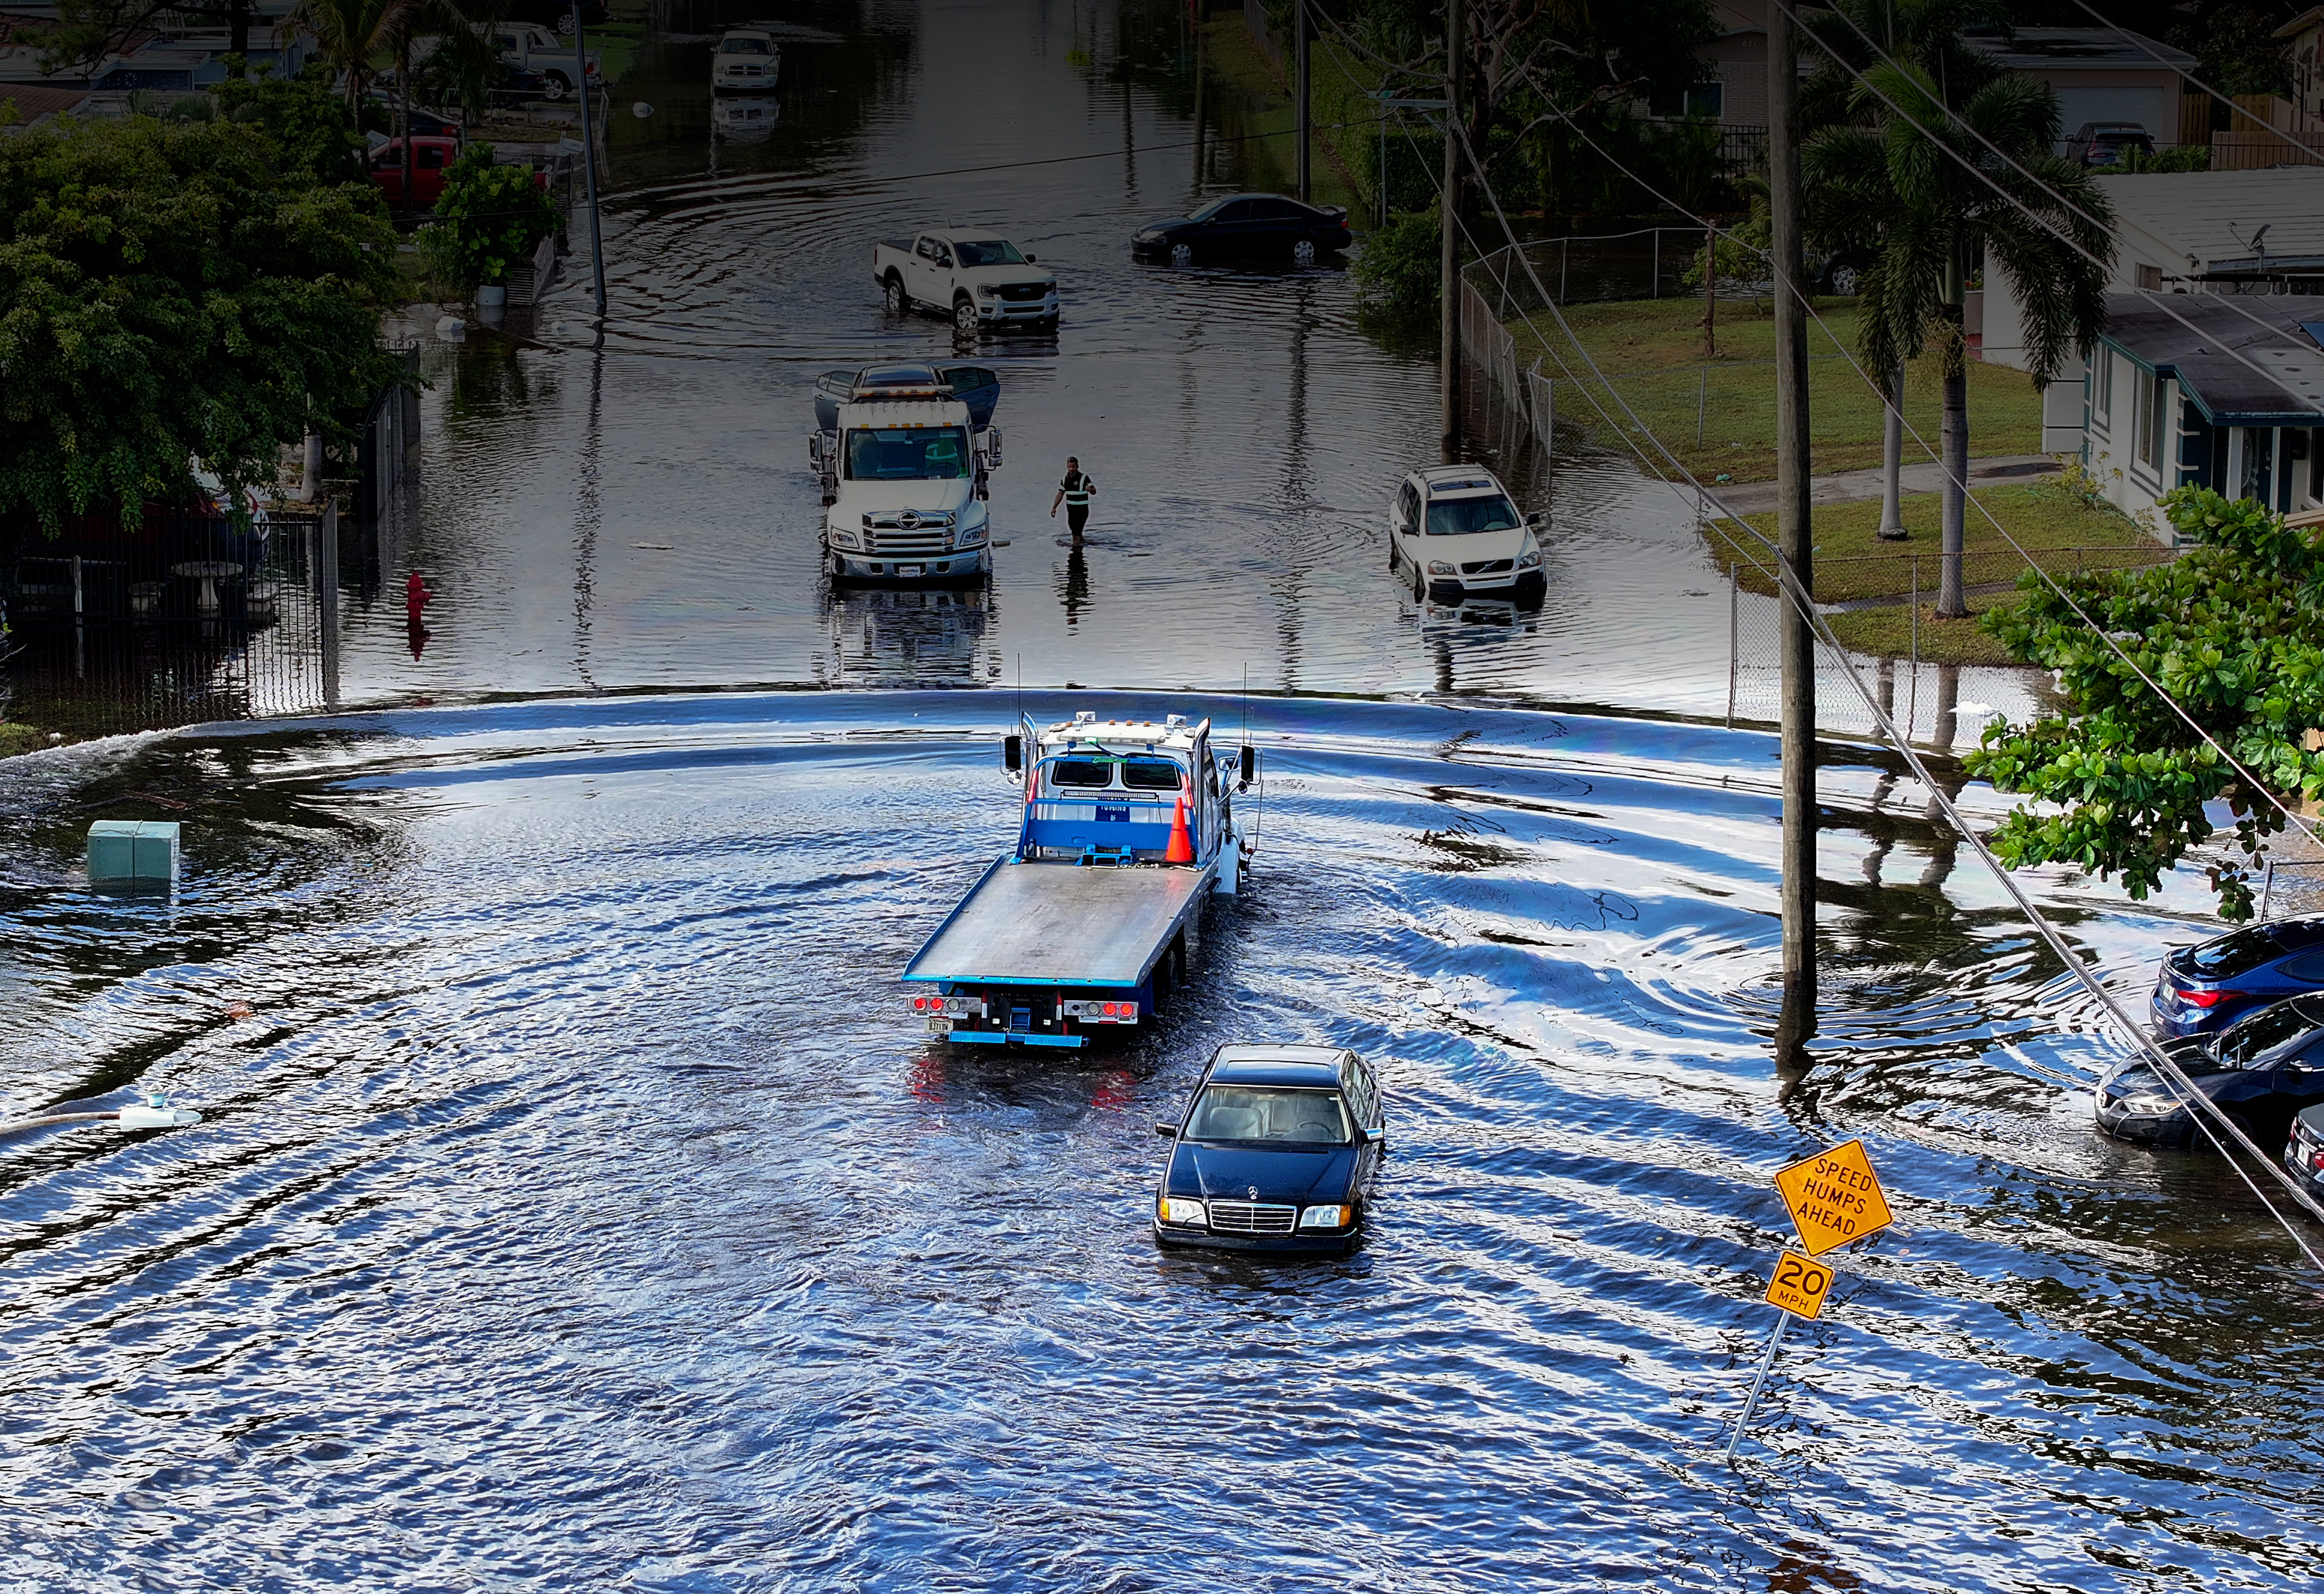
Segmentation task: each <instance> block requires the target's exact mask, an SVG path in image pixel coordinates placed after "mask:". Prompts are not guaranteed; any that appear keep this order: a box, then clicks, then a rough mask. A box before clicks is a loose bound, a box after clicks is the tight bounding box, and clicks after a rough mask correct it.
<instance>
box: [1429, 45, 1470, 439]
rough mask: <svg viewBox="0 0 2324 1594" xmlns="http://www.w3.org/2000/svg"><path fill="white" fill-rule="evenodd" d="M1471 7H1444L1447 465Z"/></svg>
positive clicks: (1439, 388) (1453, 408)
mask: <svg viewBox="0 0 2324 1594" xmlns="http://www.w3.org/2000/svg"><path fill="white" fill-rule="evenodd" d="M1468 32H1469V8H1468V6H1467V5H1466V4H1465V3H1464V0H1448V4H1447V5H1445V7H1444V216H1443V227H1444V253H1443V258H1442V259H1441V261H1440V262H1439V263H1438V271H1437V291H1438V294H1439V298H1440V304H1439V307H1438V308H1439V321H1438V326H1437V372H1436V409H1437V418H1438V428H1437V429H1438V431H1439V433H1440V437H1439V442H1440V443H1441V445H1442V448H1443V456H1444V463H1445V464H1447V465H1453V464H1457V463H1458V462H1459V460H1460V457H1461V291H1460V290H1461V125H1462V124H1461V78H1462V73H1463V71H1464V69H1465V68H1466V65H1467V61H1466V57H1465V54H1464V51H1465V50H1466V48H1467V44H1468V40H1467V34H1468Z"/></svg>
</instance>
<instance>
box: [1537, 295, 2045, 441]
mask: <svg viewBox="0 0 2324 1594" xmlns="http://www.w3.org/2000/svg"><path fill="white" fill-rule="evenodd" d="M1816 310H1817V313H1818V314H1819V315H1820V316H1821V317H1822V318H1823V320H1824V322H1825V323H1827V324H1828V325H1829V327H1830V330H1829V331H1827V330H1826V329H1825V327H1822V326H1818V325H1816V324H1814V323H1813V322H1811V323H1810V324H1809V327H1808V355H1809V364H1808V414H1809V422H1808V424H1809V454H1810V459H1811V464H1810V465H1809V468H1810V469H1811V470H1812V471H1814V472H1815V473H1816V474H1818V475H1822V474H1825V473H1828V472H1831V471H1843V470H1856V469H1859V468H1862V467H1864V466H1867V465H1878V464H1879V463H1880V434H1881V419H1882V416H1883V414H1884V409H1883V406H1882V404H1881V402H1880V399H1879V395H1878V394H1877V393H1875V392H1873V391H1872V389H1871V388H1870V387H1868V386H1867V385H1866V383H1865V382H1864V379H1863V378H1862V377H1860V376H1858V374H1857V373H1856V370H1855V368H1854V367H1853V366H1852V365H1850V364H1849V363H1848V361H1846V360H1845V359H1842V358H1840V355H1841V354H1842V353H1843V352H1844V351H1847V352H1852V351H1853V347H1854V344H1855V338H1856V318H1857V312H1856V309H1855V301H1854V300H1852V299H1819V300H1817V301H1816ZM1565 316H1566V319H1567V320H1568V321H1570V322H1572V326H1573V330H1574V336H1576V337H1577V338H1579V339H1580V340H1581V342H1582V346H1583V347H1584V348H1586V349H1587V350H1589V352H1590V355H1591V359H1593V360H1595V361H1596V362H1597V363H1598V365H1599V367H1600V369H1601V370H1603V371H1604V372H1605V373H1606V374H1607V375H1608V377H1609V378H1610V379H1611V380H1612V382H1613V383H1614V385H1615V386H1616V387H1617V388H1618V390H1619V391H1620V392H1621V395H1622V397H1623V398H1624V399H1625V400H1626V401H1628V404H1629V407H1630V408H1631V409H1632V410H1636V411H1637V415H1638V419H1640V420H1642V421H1644V422H1645V423H1646V427H1647V428H1648V429H1650V430H1651V431H1653V432H1654V434H1655V436H1656V437H1658V438H1661V439H1662V440H1663V442H1664V443H1665V445H1666V446H1667V447H1669V448H1670V450H1671V452H1672V453H1674V454H1675V455H1677V456H1679V458H1680V459H1681V460H1682V461H1683V462H1684V463H1685V465H1686V467H1687V469H1689V470H1691V471H1692V472H1693V473H1695V475H1699V476H1700V477H1701V478H1702V480H1704V481H1705V482H1709V481H1711V480H1713V479H1714V478H1718V477H1720V476H1722V475H1723V476H1724V478H1725V479H1727V480H1729V481H1736V482H1764V481H1770V480H1773V479H1774V477H1775V317H1774V313H1773V311H1772V310H1771V309H1769V308H1768V306H1767V304H1766V301H1764V300H1762V301H1759V302H1757V303H1752V302H1748V301H1736V300H1728V299H1722V300H1720V305H1719V324H1718V337H1719V357H1718V358H1717V359H1716V360H1712V361H1705V360H1704V359H1703V357H1702V326H1701V322H1702V301H1701V299H1623V300H1618V301H1616V302H1613V303H1609V304H1585V305H1569V306H1567V307H1566V309H1565ZM1534 323H1535V326H1536V327H1540V329H1541V332H1542V335H1543V336H1546V337H1548V338H1550V339H1551V340H1552V346H1554V347H1555V348H1556V350H1557V352H1558V353H1559V354H1561V355H1563V356H1564V358H1565V364H1567V365H1568V366H1569V367H1571V368H1572V370H1574V371H1576V372H1582V373H1586V371H1587V367H1586V366H1585V365H1584V364H1582V361H1581V360H1580V359H1578V358H1577V357H1576V356H1575V355H1574V353H1573V351H1572V349H1571V348H1570V347H1569V346H1564V345H1563V341H1562V340H1561V339H1559V337H1558V334H1557V332H1556V327H1555V322H1554V320H1553V319H1552V318H1550V317H1549V316H1548V315H1547V314H1546V313H1544V312H1536V313H1535V316H1534ZM1508 327H1509V332H1510V334H1511V335H1512V336H1515V337H1516V339H1517V363H1518V364H1520V365H1530V364H1532V363H1533V360H1534V357H1535V355H1540V354H1542V353H1543V352H1544V346H1543V344H1542V343H1541V342H1540V341H1539V340H1538V339H1536V338H1535V336H1534V334H1533V332H1532V331H1531V330H1529V329H1528V328H1527V327H1526V324H1525V322H1523V321H1522V320H1513V321H1511V322H1510V323H1509V324H1508ZM1835 339H1837V341H1835ZM1542 370H1543V371H1544V372H1545V373H1550V374H1555V373H1557V370H1558V363H1557V361H1556V360H1554V359H1544V360H1543V362H1542ZM1556 386H1557V392H1556V404H1557V414H1558V417H1559V419H1563V420H1572V421H1580V422H1582V424H1585V425H1588V426H1590V427H1591V428H1594V429H1596V430H1598V431H1599V432H1600V433H1601V434H1602V433H1603V432H1604V431H1605V430H1606V422H1605V420H1604V419H1601V418H1600V416H1599V414H1598V411H1597V410H1596V409H1595V408H1593V407H1592V405H1591V396H1592V393H1591V392H1585V391H1584V384H1583V383H1582V382H1566V381H1563V380H1560V381H1559V382H1557V384H1556ZM1588 386H1589V387H1590V388H1591V389H1593V390H1594V392H1595V397H1596V398H1597V400H1598V401H1599V402H1600V403H1602V404H1603V405H1604V406H1605V407H1606V410H1607V411H1608V412H1609V414H1610V415H1611V416H1612V417H1613V418H1614V419H1615V420H1616V421H1617V422H1618V423H1619V424H1621V425H1623V426H1625V427H1627V426H1628V425H1629V424H1630V423H1629V422H1628V419H1625V418H1624V416H1623V414H1622V411H1621V410H1620V408H1619V407H1618V406H1617V405H1616V404H1615V403H1614V402H1613V401H1611V400H1610V399H1609V398H1608V397H1607V396H1606V394H1605V392H1604V391H1603V390H1602V389H1597V388H1596V386H1595V383H1594V382H1593V383H1589V384H1588ZM1940 403H1941V394H1940V391H1939V382H1938V375H1937V371H1936V368H1935V361H1934V359H1933V358H1930V359H1923V360H1916V361H1913V362H1910V363H1908V364H1907V366H1906V371H1905V382H1904V420H1905V424H1906V426H1907V427H1908V428H1914V429H1915V430H1917V431H1919V433H1920V434H1921V435H1922V436H1923V438H1927V439H1928V442H1929V445H1930V447H1935V445H1936V440H1937V428H1938V424H1939V421H1940V419H1941V417H1940V415H1939V406H1940ZM1698 421H1699V423H1700V434H1699V435H1700V437H1701V441H1700V442H1698V441H1697V440H1696V439H1697V437H1698V429H1697V428H1698ZM1604 440H1605V441H1607V442H1609V443H1616V444H1618V441H1619V440H1618V439H1617V438H1610V437H1609V438H1605V439H1604ZM1641 441H1642V442H1643V439H1641ZM1646 447H1647V450H1648V452H1649V454H1650V455H1651V454H1653V448H1652V446H1651V445H1647V446H1646ZM2040 447H2042V395H2041V392H2040V391H2039V390H2038V389H2036V388H2035V387H2034V385H2033V379H2032V378H2031V377H2029V376H2027V375H2026V374H2025V373H2024V372H2022V371H2012V370H2010V369H2009V368H2007V367H2006V366H2002V365H1987V364H1982V363H1979V362H1977V361H1971V362H1970V363H1969V453H1970V454H1971V455H1987V454H2031V453H2033V452H2035V451H2036V450H2038V449H2039V448H2040ZM1904 457H1905V459H1906V460H1907V461H1908V462H1910V461H1914V460H1921V459H1927V458H1929V457H1931V456H1930V455H1929V454H1927V453H1926V452H1924V451H1923V450H1921V449H1919V448H1917V447H1914V443H1913V440H1912V438H1911V437H1910V435H1909V434H1908V435H1907V437H1906V438H1905V440H1904ZM1655 463H1656V465H1657V468H1658V469H1661V470H1663V471H1664V473H1665V474H1668V471H1667V466H1665V465H1663V464H1662V461H1661V459H1660V456H1658V455H1656V456H1655Z"/></svg>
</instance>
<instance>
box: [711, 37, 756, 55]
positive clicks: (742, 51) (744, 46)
mask: <svg viewBox="0 0 2324 1594" xmlns="http://www.w3.org/2000/svg"><path fill="white" fill-rule="evenodd" d="M718 53H719V54H721V55H764V54H766V53H767V41H765V40H764V39H721V40H720V41H718Z"/></svg>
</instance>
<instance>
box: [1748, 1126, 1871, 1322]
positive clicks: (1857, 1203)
mask: <svg viewBox="0 0 2324 1594" xmlns="http://www.w3.org/2000/svg"><path fill="white" fill-rule="evenodd" d="M1775 1188H1776V1189H1777V1190H1778V1191H1780V1192H1781V1193H1782V1194H1783V1197H1784V1206H1785V1207H1787V1208H1789V1209H1790V1211H1791V1214H1792V1226H1793V1227H1794V1228H1795V1229H1797V1230H1799V1231H1800V1248H1802V1249H1803V1250H1804V1251H1806V1252H1807V1254H1808V1255H1809V1256H1811V1257H1821V1256H1822V1255H1823V1254H1824V1252H1826V1251H1830V1250H1837V1249H1838V1248H1840V1247H1841V1246H1844V1245H1847V1244H1848V1243H1849V1241H1851V1240H1858V1239H1863V1238H1864V1237H1865V1236H1866V1235H1867V1234H1877V1233H1878V1232H1879V1231H1880V1230H1883V1229H1886V1228H1887V1227H1888V1225H1889V1224H1891V1223H1893V1222H1895V1215H1894V1214H1892V1213H1891V1212H1889V1211H1888V1200H1887V1197H1886V1196H1884V1195H1882V1194H1881V1193H1880V1180H1879V1179H1878V1177H1877V1175H1874V1173H1873V1172H1872V1159H1871V1158H1870V1157H1868V1156H1865V1155H1864V1142H1863V1141H1861V1140H1850V1141H1849V1143H1848V1144H1847V1145H1845V1146H1835V1147H1832V1148H1831V1150H1830V1151H1820V1152H1818V1153H1816V1155H1815V1156H1810V1157H1803V1158H1802V1159H1801V1160H1800V1161H1798V1162H1795V1163H1794V1164H1793V1165H1792V1166H1789V1167H1787V1168H1784V1169H1783V1170H1782V1171H1781V1172H1779V1173H1778V1174H1776V1175H1775ZM1768 1299H1769V1300H1771V1301H1772V1300H1775V1297H1774V1296H1773V1295H1770V1296H1768ZM1776 1304H1777V1305H1782V1304H1783V1303H1781V1302H1780V1301H1778V1302H1776ZM1785 1310H1786V1311H1788V1310H1791V1309H1790V1308H1788V1307H1786V1308H1785ZM1807 1315H1809V1316H1813V1315H1814V1313H1808V1314H1807Z"/></svg>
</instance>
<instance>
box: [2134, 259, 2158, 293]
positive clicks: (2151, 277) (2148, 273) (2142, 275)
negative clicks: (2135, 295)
mask: <svg viewBox="0 0 2324 1594" xmlns="http://www.w3.org/2000/svg"><path fill="white" fill-rule="evenodd" d="M2138 286H2139V287H2140V289H2141V290H2144V291H2145V292H2148V293H2160V292H2162V291H2163V268H2162V267H2161V266H2151V265H2143V266H2140V267H2139V268H2138Z"/></svg>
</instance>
